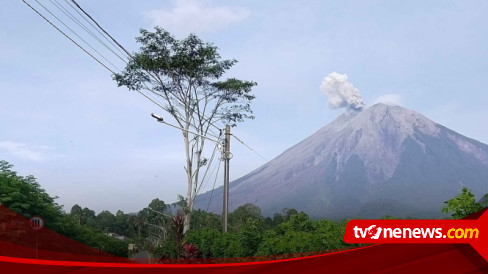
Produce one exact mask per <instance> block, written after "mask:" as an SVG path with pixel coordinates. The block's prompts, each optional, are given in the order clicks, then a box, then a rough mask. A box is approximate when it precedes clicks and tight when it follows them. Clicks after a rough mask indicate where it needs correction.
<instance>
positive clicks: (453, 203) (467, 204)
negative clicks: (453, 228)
mask: <svg viewBox="0 0 488 274" xmlns="http://www.w3.org/2000/svg"><path fill="white" fill-rule="evenodd" d="M444 203H445V204H446V205H445V206H444V207H443V208H442V213H449V212H453V214H452V218H453V219H461V218H463V217H466V216H469V215H471V214H473V213H476V212H478V211H480V210H482V209H483V206H482V205H480V204H479V203H477V202H476V200H475V197H474V194H473V193H472V192H471V191H470V190H469V189H468V188H466V187H463V189H462V190H461V194H459V195H458V196H456V197H454V198H452V199H449V200H447V201H445V202H444Z"/></svg>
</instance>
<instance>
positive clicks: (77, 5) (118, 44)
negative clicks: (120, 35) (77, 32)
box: [71, 0, 134, 58]
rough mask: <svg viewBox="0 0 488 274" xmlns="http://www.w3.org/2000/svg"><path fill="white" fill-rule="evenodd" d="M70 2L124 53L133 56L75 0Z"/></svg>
mask: <svg viewBox="0 0 488 274" xmlns="http://www.w3.org/2000/svg"><path fill="white" fill-rule="evenodd" d="M71 2H73V4H75V5H76V7H77V8H78V9H80V10H81V11H82V12H83V13H84V14H85V15H86V16H87V17H88V18H90V20H91V21H92V22H93V23H95V25H97V27H99V28H100V29H101V30H102V31H103V32H104V33H105V34H106V35H107V36H108V37H110V39H112V41H114V43H115V44H117V46H119V47H120V48H121V49H123V50H124V51H125V53H127V55H129V56H130V57H132V58H134V57H133V56H132V55H131V54H130V52H129V51H128V50H126V49H125V48H124V47H123V46H122V45H121V44H120V43H119V42H117V40H115V39H114V38H113V37H112V36H111V35H110V34H109V33H108V32H107V31H106V30H105V29H104V28H102V27H101V26H100V24H98V22H97V21H95V19H93V18H92V17H91V16H90V14H88V13H87V12H86V11H85V10H84V9H83V8H82V7H81V6H80V5H79V4H78V3H77V2H76V1H75V0H71Z"/></svg>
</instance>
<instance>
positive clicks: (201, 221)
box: [190, 209, 222, 230]
mask: <svg viewBox="0 0 488 274" xmlns="http://www.w3.org/2000/svg"><path fill="white" fill-rule="evenodd" d="M190 223H191V229H203V228H210V229H216V230H220V229H221V228H222V218H221V217H220V216H219V215H217V214H214V213H210V212H206V211H204V210H201V209H199V210H196V211H193V212H192V213H191V222H190Z"/></svg>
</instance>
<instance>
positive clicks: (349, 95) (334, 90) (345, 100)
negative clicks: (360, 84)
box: [320, 72, 364, 112]
mask: <svg viewBox="0 0 488 274" xmlns="http://www.w3.org/2000/svg"><path fill="white" fill-rule="evenodd" d="M320 90H322V92H323V93H324V94H325V95H326V96H327V99H328V101H329V108H331V109H337V108H347V109H348V110H353V111H356V112H358V111H362V110H363V109H364V101H363V98H362V97H361V94H359V90H358V89H357V88H355V87H354V86H353V85H352V84H351V83H349V82H348V81H347V75H346V74H339V73H337V72H332V73H331V74H329V75H327V76H326V77H325V78H324V80H323V81H322V84H321V85H320Z"/></svg>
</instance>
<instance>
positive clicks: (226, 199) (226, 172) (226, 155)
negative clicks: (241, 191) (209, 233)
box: [222, 125, 231, 233]
mask: <svg viewBox="0 0 488 274" xmlns="http://www.w3.org/2000/svg"><path fill="white" fill-rule="evenodd" d="M224 146H225V147H224V162H225V164H224V195H223V196H224V204H223V214H222V232H223V233H227V217H228V214H229V161H230V158H231V154H230V126H229V125H227V126H226V127H225V142H224Z"/></svg>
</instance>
